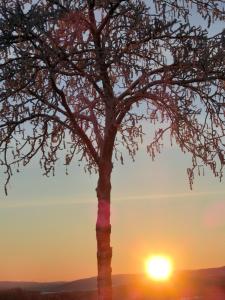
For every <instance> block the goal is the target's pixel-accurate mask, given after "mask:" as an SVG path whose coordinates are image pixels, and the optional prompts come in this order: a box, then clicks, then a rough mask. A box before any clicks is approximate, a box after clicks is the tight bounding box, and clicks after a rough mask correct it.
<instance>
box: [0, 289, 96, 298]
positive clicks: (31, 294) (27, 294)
mask: <svg viewBox="0 0 225 300" xmlns="http://www.w3.org/2000/svg"><path fill="white" fill-rule="evenodd" d="M96 299H97V296H96V293H95V292H73V293H72V292H71V293H52V294H51V293H49V294H41V293H40V292H36V291H25V290H22V289H19V288H18V289H12V290H5V291H0V300H96Z"/></svg>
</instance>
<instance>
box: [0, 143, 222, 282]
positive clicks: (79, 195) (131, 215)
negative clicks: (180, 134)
mask: <svg viewBox="0 0 225 300" xmlns="http://www.w3.org/2000/svg"><path fill="white" fill-rule="evenodd" d="M190 164H191V157H190V156H189V155H184V154H182V153H181V151H180V150H179V149H178V148H176V147H175V146H174V147H172V148H171V147H170V146H169V145H165V146H164V150H163V152H162V153H161V154H160V155H159V157H158V158H157V159H156V160H155V161H154V162H152V161H151V159H150V158H149V157H148V155H147V154H146V150H145V147H144V146H143V147H142V148H141V149H140V151H139V153H138V155H137V158H136V161H135V162H132V161H131V160H130V159H129V158H128V157H127V158H126V159H125V165H124V166H121V165H119V164H115V166H114V170H113V178H112V186H113V189H112V247H113V261H112V268H113V273H114V274H117V273H142V272H144V265H145V260H146V258H147V257H148V256H149V255H152V254H159V253H160V254H165V255H169V256H170V257H171V258H172V260H173V264H174V267H175V268H176V269H196V268H206V267H218V266H222V265H225V238H224V236H225V235H224V233H225V189H224V181H223V183H219V180H218V178H214V177H213V176H212V175H211V174H210V170H208V169H205V176H201V177H197V178H196V180H195V183H194V187H193V190H192V191H190V188H189V183H188V177H187V174H186V168H187V167H188V166H190ZM96 181H97V177H96V176H90V175H89V174H85V173H84V172H83V170H82V169H81V168H80V167H78V166H77V163H76V162H75V163H74V165H73V166H71V168H70V175H69V176H66V175H65V172H64V168H63V167H62V166H59V167H58V169H57V172H56V176H55V177H53V178H46V177H43V176H42V175H41V172H40V170H39V167H38V164H37V163H36V162H33V163H32V165H30V166H29V167H28V168H26V169H24V170H23V171H22V172H20V173H18V174H16V175H15V176H14V177H13V178H12V181H11V183H10V187H9V196H8V197H5V196H4V193H3V189H2V190H1V194H0V195H1V198H0V236H1V244H0V247H1V255H0V266H1V268H0V280H26V281H55V280H74V279H78V278H84V277H89V276H95V275H96V272H97V267H96V241H95V219H96V212H97V200H96V195H95V186H96Z"/></svg>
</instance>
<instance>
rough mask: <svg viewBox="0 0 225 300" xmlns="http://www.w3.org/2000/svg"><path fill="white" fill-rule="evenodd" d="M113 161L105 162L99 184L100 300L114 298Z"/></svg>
mask: <svg viewBox="0 0 225 300" xmlns="http://www.w3.org/2000/svg"><path fill="white" fill-rule="evenodd" d="M111 171H112V163H111V162H104V163H103V164H102V167H101V168H100V172H99V180H98V186H97V189H96V191H97V197H98V215H97V222H96V239H97V262H98V278H97V284H98V300H112V298H113V297H112V278H111V274H112V268H111V259H112V247H111V246H110V234H111V224H110V192H111V179H110V178H111Z"/></svg>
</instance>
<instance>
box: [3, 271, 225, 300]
mask: <svg viewBox="0 0 225 300" xmlns="http://www.w3.org/2000/svg"><path fill="white" fill-rule="evenodd" d="M96 289H97V286H96V278H95V277H92V278H87V279H81V280H76V281H71V282H48V283H38V282H0V300H14V299H15V300H17V299H18V300H96V299H97V290H96ZM113 291H114V299H115V300H122V299H123V300H224V299H225V267H221V268H211V269H201V270H194V271H191V270H190V271H180V272H177V273H176V274H174V276H173V278H172V279H171V280H170V281H168V282H164V283H163V282H161V283H159V282H158V283H157V282H153V281H151V280H149V279H148V278H147V277H146V275H140V274H139V275H138V274H135V275H114V276H113Z"/></svg>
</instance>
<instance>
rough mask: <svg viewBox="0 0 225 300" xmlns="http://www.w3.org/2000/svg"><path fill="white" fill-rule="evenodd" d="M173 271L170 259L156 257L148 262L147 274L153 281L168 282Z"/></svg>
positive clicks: (160, 256)
mask: <svg viewBox="0 0 225 300" xmlns="http://www.w3.org/2000/svg"><path fill="white" fill-rule="evenodd" d="M172 271H173V267H172V262H171V259H170V258H169V257H166V256H162V255H156V256H152V257H150V258H148V259H147V261H146V272H147V274H148V276H149V277H150V278H151V279H153V280H156V281H166V280H168V279H169V278H170V276H171V274H172Z"/></svg>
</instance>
